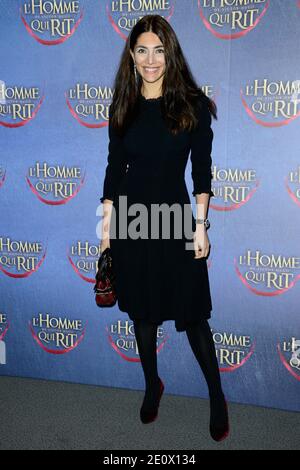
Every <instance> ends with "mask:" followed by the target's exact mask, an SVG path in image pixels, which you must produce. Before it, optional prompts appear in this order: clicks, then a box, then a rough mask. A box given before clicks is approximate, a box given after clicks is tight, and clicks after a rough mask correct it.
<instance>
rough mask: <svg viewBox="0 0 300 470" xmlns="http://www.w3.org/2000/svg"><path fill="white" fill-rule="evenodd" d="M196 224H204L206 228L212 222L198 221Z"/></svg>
mask: <svg viewBox="0 0 300 470" xmlns="http://www.w3.org/2000/svg"><path fill="white" fill-rule="evenodd" d="M196 224H203V225H204V227H205V228H208V227H209V226H210V222H209V220H208V219H196Z"/></svg>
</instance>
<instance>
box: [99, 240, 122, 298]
mask: <svg viewBox="0 0 300 470" xmlns="http://www.w3.org/2000/svg"><path fill="white" fill-rule="evenodd" d="M97 268H98V269H97V273H96V276H95V279H96V283H95V285H94V292H95V301H96V304H97V305H98V307H113V306H114V305H115V303H116V301H117V294H116V283H115V275H114V271H113V258H112V252H111V248H110V247H107V248H105V250H104V251H103V252H102V253H101V255H100V258H99V260H98V266H97Z"/></svg>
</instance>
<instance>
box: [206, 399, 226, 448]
mask: <svg viewBox="0 0 300 470" xmlns="http://www.w3.org/2000/svg"><path fill="white" fill-rule="evenodd" d="M225 406H226V423H225V424H224V426H221V427H217V426H215V427H213V426H211V424H210V425H209V431H210V435H211V437H212V438H213V440H214V441H217V442H220V441H223V440H224V439H226V437H227V436H228V435H229V418H228V405H227V401H226V400H225Z"/></svg>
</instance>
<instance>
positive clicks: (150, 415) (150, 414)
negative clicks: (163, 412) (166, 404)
mask: <svg viewBox="0 0 300 470" xmlns="http://www.w3.org/2000/svg"><path fill="white" fill-rule="evenodd" d="M164 389H165V386H164V384H163V382H162V380H161V379H160V378H159V397H158V402H157V406H156V407H155V408H153V409H152V410H150V411H149V410H144V409H143V406H142V408H141V410H140V418H141V421H142V423H143V424H148V423H152V422H153V421H155V420H156V418H157V416H158V408H159V403H160V399H161V397H162V394H163V392H164Z"/></svg>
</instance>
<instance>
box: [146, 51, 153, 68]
mask: <svg viewBox="0 0 300 470" xmlns="http://www.w3.org/2000/svg"><path fill="white" fill-rule="evenodd" d="M153 54H154V51H149V52H148V57H147V62H148V64H149V65H151V64H153V62H154V61H155V60H154V55H153Z"/></svg>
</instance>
